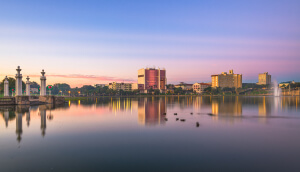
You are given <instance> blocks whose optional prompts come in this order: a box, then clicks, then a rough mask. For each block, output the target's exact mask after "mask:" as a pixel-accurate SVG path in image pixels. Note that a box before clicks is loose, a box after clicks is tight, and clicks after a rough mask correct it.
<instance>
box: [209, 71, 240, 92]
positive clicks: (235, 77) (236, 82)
mask: <svg viewBox="0 0 300 172" xmlns="http://www.w3.org/2000/svg"><path fill="white" fill-rule="evenodd" d="M211 81H212V87H221V88H224V87H228V88H242V75H241V74H234V73H233V70H229V74H228V73H227V72H222V73H221V74H218V75H211Z"/></svg>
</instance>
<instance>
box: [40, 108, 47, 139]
mask: <svg viewBox="0 0 300 172" xmlns="http://www.w3.org/2000/svg"><path fill="white" fill-rule="evenodd" d="M40 115H41V130H42V136H43V137H44V136H45V135H46V110H40Z"/></svg>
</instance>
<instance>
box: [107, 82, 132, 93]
mask: <svg viewBox="0 0 300 172" xmlns="http://www.w3.org/2000/svg"><path fill="white" fill-rule="evenodd" d="M108 88H109V89H113V90H118V91H119V90H123V91H131V90H132V84H131V83H123V82H122V83H117V82H112V83H109V84H108Z"/></svg>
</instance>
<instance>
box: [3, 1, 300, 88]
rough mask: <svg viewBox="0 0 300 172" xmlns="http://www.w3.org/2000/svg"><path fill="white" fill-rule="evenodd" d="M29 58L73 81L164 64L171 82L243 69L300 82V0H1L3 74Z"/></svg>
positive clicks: (53, 75)
mask: <svg viewBox="0 0 300 172" xmlns="http://www.w3.org/2000/svg"><path fill="white" fill-rule="evenodd" d="M17 66H21V68H22V74H23V80H24V81H25V77H26V76H27V75H29V76H31V77H32V80H34V81H37V82H39V75H40V72H41V70H42V69H45V72H46V76H47V84H54V83H57V82H58V83H61V82H64V83H68V84H70V85H71V86H72V87H75V86H82V85H86V84H100V83H103V84H105V83H108V82H112V81H117V82H121V81H124V82H137V70H138V69H140V68H144V67H154V66H155V67H160V68H165V69H166V70H167V79H168V83H173V84H176V83H178V82H181V81H183V82H187V83H195V82H211V78H210V75H211V74H218V73H221V72H225V71H226V72H228V70H230V69H234V72H235V73H239V74H243V82H244V83H247V82H257V81H258V73H263V72H269V73H270V74H271V75H272V79H276V80H278V81H279V82H281V81H289V80H295V81H300V75H299V74H300V1H299V0H281V1H278V0H248V1H244V0H236V1H228V0H219V1H216V0H206V1H204V0H203V1H200V0H182V1H179V0H178V1H175V0H165V1H163V0H151V1H150V0H147V1H146V0H143V1H142V0H141V1H140V0H135V1H134V0H126V1H125V0H124V1H120V0H119V1H115V0H85V1H77V0H64V1H61V0H47V1H39V0H32V1H30V0H28V1H24V0H23V1H21V0H20V1H16V0H9V1H1V3H0V79H1V80H2V79H3V78H4V77H5V75H8V76H11V77H12V76H14V75H15V73H16V70H15V69H16V67H17Z"/></svg>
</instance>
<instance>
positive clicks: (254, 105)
mask: <svg viewBox="0 0 300 172" xmlns="http://www.w3.org/2000/svg"><path fill="white" fill-rule="evenodd" d="M73 105H75V106H77V107H78V109H77V110H76V112H78V113H79V114H85V113H86V112H87V111H88V110H89V109H95V110H96V113H98V114H100V113H105V112H106V111H105V110H104V111H103V110H101V109H107V110H108V111H109V112H111V113H112V114H114V115H116V114H118V113H119V112H124V114H127V113H128V114H136V116H135V118H136V122H137V123H138V124H139V125H144V126H159V125H165V124H166V123H167V122H168V121H166V120H164V118H165V116H164V113H167V112H168V111H169V114H168V115H170V114H172V113H174V112H180V110H186V109H189V112H188V113H186V114H189V113H190V112H194V114H196V113H197V114H210V113H211V114H212V116H211V118H210V119H212V120H220V121H226V122H227V121H231V122H233V121H235V122H236V121H241V120H242V119H245V117H252V118H258V121H259V122H263V123H266V122H267V120H269V119H271V118H273V117H276V116H292V115H297V116H298V117H299V113H298V108H299V97H295V96H289V97H276V98H274V97H268V96H264V97H238V96H222V97H211V96H202V97H192V96H186V97H183V96H172V97H167V96H166V97H145V98H143V97H140V98H108V97H106V98H96V99H86V100H81V101H69V102H68V103H67V104H65V105H61V106H56V107H55V106H53V105H41V106H32V107H30V106H1V107H0V112H1V113H2V115H3V120H4V123H5V127H6V128H8V127H9V124H10V121H14V120H15V122H16V130H15V132H16V134H17V141H18V142H21V140H22V134H23V132H24V131H23V126H22V122H23V121H22V120H23V119H22V118H23V117H24V118H25V119H24V120H26V124H27V127H30V125H31V120H32V115H33V118H36V117H35V114H38V115H39V116H37V117H38V118H40V130H41V135H42V136H43V137H45V135H46V129H47V119H48V120H52V119H53V115H52V113H51V110H52V111H58V110H61V111H66V110H67V109H72V106H73ZM91 107H92V108H91ZM37 111H38V113H37ZM168 117H169V116H168ZM195 122H196V121H195ZM25 132H26V131H25Z"/></svg>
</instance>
